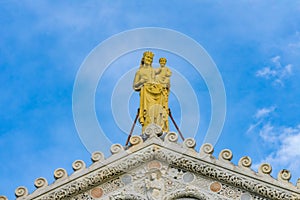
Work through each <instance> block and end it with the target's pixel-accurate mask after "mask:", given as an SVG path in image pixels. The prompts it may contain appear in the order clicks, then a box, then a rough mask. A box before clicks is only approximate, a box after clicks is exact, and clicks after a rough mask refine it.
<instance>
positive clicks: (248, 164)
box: [238, 156, 252, 168]
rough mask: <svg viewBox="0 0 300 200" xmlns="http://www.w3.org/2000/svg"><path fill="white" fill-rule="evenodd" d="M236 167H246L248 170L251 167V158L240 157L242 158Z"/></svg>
mask: <svg viewBox="0 0 300 200" xmlns="http://www.w3.org/2000/svg"><path fill="white" fill-rule="evenodd" d="M238 165H239V166H240V167H247V168H249V167H251V165H252V160H251V158H250V157H249V156H244V157H242V158H241V159H240V160H239V163H238Z"/></svg>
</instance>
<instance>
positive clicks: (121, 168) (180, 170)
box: [16, 128, 300, 200]
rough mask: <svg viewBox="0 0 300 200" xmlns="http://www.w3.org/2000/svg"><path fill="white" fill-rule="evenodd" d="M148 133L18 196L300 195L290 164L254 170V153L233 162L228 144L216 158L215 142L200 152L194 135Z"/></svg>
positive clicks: (244, 198)
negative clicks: (275, 175)
mask: <svg viewBox="0 0 300 200" xmlns="http://www.w3.org/2000/svg"><path fill="white" fill-rule="evenodd" d="M146 133H147V137H148V138H147V139H146V140H145V138H142V137H140V136H133V137H131V139H130V143H131V146H129V147H126V148H125V147H123V146H122V145H120V144H114V145H112V147H111V153H112V155H111V156H110V157H108V158H106V159H105V158H104V156H103V154H102V153H101V152H95V153H93V155H92V160H93V164H92V165H91V166H89V167H86V166H85V163H84V162H83V161H80V160H78V161H75V162H74V163H73V169H74V173H73V174H71V175H70V176H67V173H66V171H65V170H64V169H57V170H56V171H55V172H54V176H55V178H56V179H57V180H56V181H55V182H54V183H52V184H50V185H48V184H47V181H46V180H45V179H43V178H39V179H37V180H36V182H35V185H36V187H37V189H36V191H34V192H33V193H32V194H28V192H27V190H26V188H25V187H19V188H17V190H16V196H17V197H18V198H17V199H43V200H53V199H71V200H80V199H89V200H94V199H104V200H106V199H107V200H110V199H139V200H140V199H147V200H148V199H154V200H156V199H165V200H173V199H242V200H250V199H289V200H291V199H300V189H299V188H297V186H294V185H292V184H291V183H290V182H289V178H290V173H289V172H288V171H287V170H282V171H281V172H280V173H279V175H278V179H274V178H272V177H271V176H270V172H271V166H270V165H268V164H262V165H261V166H260V168H259V171H258V172H254V171H253V170H252V169H251V168H250V166H251V159H250V158H249V157H243V158H241V159H240V162H239V164H238V165H234V164H232V163H231V161H230V160H231V158H232V153H231V151H230V150H228V149H225V150H223V151H221V152H220V154H219V157H218V158H215V157H214V156H213V155H212V153H213V147H212V145H210V144H204V145H202V147H201V149H200V151H199V152H198V151H196V150H195V149H194V147H195V141H194V139H191V138H188V139H185V140H184V141H183V143H179V142H177V140H178V136H177V134H176V133H173V132H170V133H168V134H165V135H162V136H160V137H158V136H157V134H156V133H155V128H153V129H148V130H146ZM298 187H299V186H298Z"/></svg>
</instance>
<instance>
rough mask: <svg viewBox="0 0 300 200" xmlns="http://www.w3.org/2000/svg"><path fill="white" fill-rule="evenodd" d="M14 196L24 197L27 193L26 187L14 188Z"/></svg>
mask: <svg viewBox="0 0 300 200" xmlns="http://www.w3.org/2000/svg"><path fill="white" fill-rule="evenodd" d="M15 195H16V197H25V196H27V195H28V190H27V188H26V187H23V186H20V187H18V188H17V189H16V190H15Z"/></svg>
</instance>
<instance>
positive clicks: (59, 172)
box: [54, 168, 68, 180]
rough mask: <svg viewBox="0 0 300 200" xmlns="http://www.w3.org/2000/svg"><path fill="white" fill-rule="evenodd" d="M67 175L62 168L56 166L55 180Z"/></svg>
mask: <svg viewBox="0 0 300 200" xmlns="http://www.w3.org/2000/svg"><path fill="white" fill-rule="evenodd" d="M67 176H68V174H67V171H66V170H65V169H63V168H58V169H56V170H55V171H54V178H55V180H57V179H62V178H65V177H67Z"/></svg>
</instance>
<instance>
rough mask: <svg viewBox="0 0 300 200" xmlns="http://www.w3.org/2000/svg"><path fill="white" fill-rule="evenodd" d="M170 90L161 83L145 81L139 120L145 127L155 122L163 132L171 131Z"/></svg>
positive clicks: (141, 95) (141, 92)
mask: <svg viewBox="0 0 300 200" xmlns="http://www.w3.org/2000/svg"><path fill="white" fill-rule="evenodd" d="M168 110H169V108H168V91H167V90H166V88H164V87H163V86H162V84H159V83H145V84H144V86H143V87H142V88H141V91H140V112H139V120H140V123H141V124H142V127H143V131H144V127H147V126H148V125H149V124H151V123H154V124H157V125H158V126H160V127H161V128H162V130H163V132H168V131H169V123H168Z"/></svg>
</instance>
